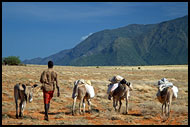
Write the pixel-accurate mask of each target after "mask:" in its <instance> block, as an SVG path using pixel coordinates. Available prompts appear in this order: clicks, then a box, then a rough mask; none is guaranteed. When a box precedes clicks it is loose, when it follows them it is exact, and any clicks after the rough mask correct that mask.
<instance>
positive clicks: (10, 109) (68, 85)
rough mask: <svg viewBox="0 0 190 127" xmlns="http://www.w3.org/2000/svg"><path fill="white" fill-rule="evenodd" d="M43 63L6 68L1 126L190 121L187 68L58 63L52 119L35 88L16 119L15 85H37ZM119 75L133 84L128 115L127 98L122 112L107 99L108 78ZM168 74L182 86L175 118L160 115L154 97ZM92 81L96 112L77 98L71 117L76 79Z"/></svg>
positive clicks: (3, 80) (183, 66) (178, 122)
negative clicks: (46, 117) (21, 115)
mask: <svg viewBox="0 0 190 127" xmlns="http://www.w3.org/2000/svg"><path fill="white" fill-rule="evenodd" d="M46 68H47V66H45V65H27V66H2V125H76V124H77V125H188V66H187V65H168V66H140V68H139V66H112V67H105V66H104V67H101V66H99V67H98V68H97V67H71V66H55V67H54V69H55V70H56V71H57V72H58V75H59V86H60V94H61V95H60V97H56V94H57V91H55V93H54V97H53V99H52V100H51V105H50V111H49V119H50V121H49V122H47V121H44V120H43V119H44V104H43V93H42V91H41V90H40V89H38V88H37V89H36V91H35V93H34V95H33V96H34V98H33V102H32V103H27V105H26V109H25V111H24V118H23V119H16V117H15V110H16V109H15V102H14V98H13V97H14V96H13V92H14V91H13V87H14V85H15V84H16V83H19V82H20V83H28V82H30V83H37V84H39V85H41V84H40V82H39V79H40V74H41V72H42V71H43V70H44V69H46ZM117 74H119V75H121V76H123V77H125V78H126V79H127V81H130V82H132V83H133V88H134V89H133V91H132V92H131V93H130V100H129V113H128V114H127V115H126V114H125V101H123V105H122V108H121V112H120V113H117V112H115V111H114V109H113V107H112V100H111V101H110V100H108V99H107V94H106V91H107V85H108V84H109V81H108V79H109V78H111V77H112V76H113V75H117ZM163 77H165V78H167V79H168V80H169V81H172V82H173V84H174V85H175V86H177V87H178V88H179V92H178V98H177V99H176V100H173V102H172V106H171V117H170V118H169V119H168V120H167V121H164V122H163V120H162V118H161V104H160V103H159V102H158V100H157V98H156V93H157V88H156V83H157V81H158V80H160V79H161V78H163ZM80 78H83V79H88V80H91V82H92V85H93V86H94V89H95V94H96V95H95V97H94V98H93V99H92V113H91V114H90V113H88V105H87V104H86V110H87V111H86V113H85V114H84V115H79V113H78V108H79V106H78V101H77V105H76V115H75V116H72V114H71V108H72V102H73V100H72V98H71V96H72V89H73V82H74V81H75V80H77V79H80Z"/></svg>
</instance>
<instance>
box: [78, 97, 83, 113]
mask: <svg viewBox="0 0 190 127" xmlns="http://www.w3.org/2000/svg"><path fill="white" fill-rule="evenodd" d="M83 98H84V97H82V98H81V99H80V103H79V114H82V113H81V107H82V104H83Z"/></svg>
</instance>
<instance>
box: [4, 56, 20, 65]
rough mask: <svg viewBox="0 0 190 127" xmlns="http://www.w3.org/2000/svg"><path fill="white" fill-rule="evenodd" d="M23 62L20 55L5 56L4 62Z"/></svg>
mask: <svg viewBox="0 0 190 127" xmlns="http://www.w3.org/2000/svg"><path fill="white" fill-rule="evenodd" d="M20 63H21V61H20V59H19V57H18V56H8V57H5V58H3V64H5V65H7V64H8V65H19V64H20Z"/></svg>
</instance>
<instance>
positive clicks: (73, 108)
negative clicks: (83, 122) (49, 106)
mask: <svg viewBox="0 0 190 127" xmlns="http://www.w3.org/2000/svg"><path fill="white" fill-rule="evenodd" d="M76 100H77V97H75V98H74V99H73V107H72V115H74V111H75V105H76Z"/></svg>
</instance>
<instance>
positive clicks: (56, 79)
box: [55, 73, 60, 97]
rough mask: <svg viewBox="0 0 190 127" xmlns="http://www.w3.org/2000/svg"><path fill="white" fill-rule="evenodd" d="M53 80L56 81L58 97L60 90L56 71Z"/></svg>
mask: <svg viewBox="0 0 190 127" xmlns="http://www.w3.org/2000/svg"><path fill="white" fill-rule="evenodd" d="M55 82H56V87H57V96H58V97H59V96H60V92H59V85H58V76H57V73H56V77H55Z"/></svg>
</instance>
